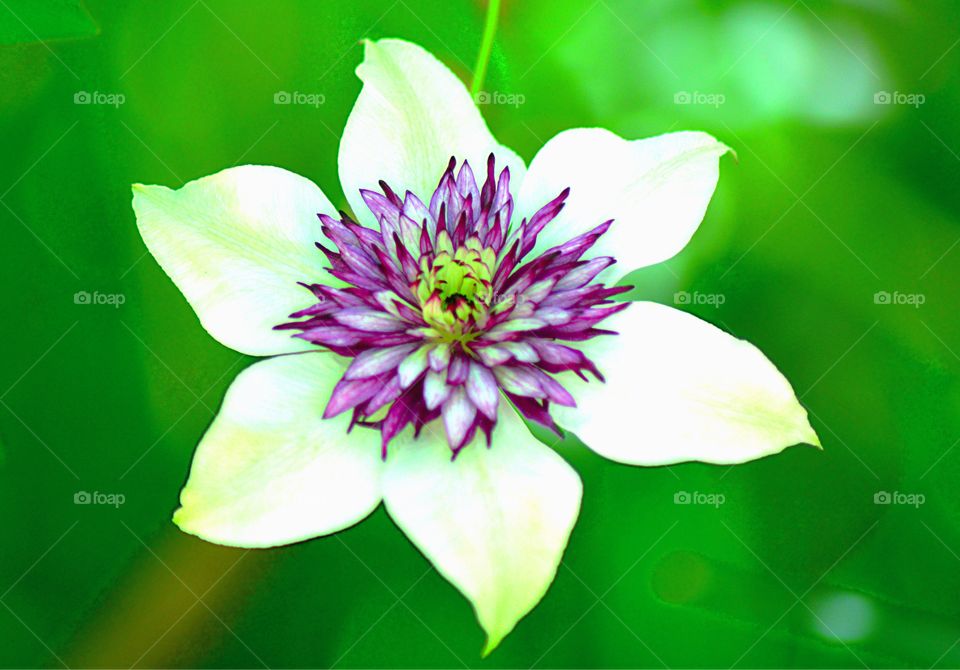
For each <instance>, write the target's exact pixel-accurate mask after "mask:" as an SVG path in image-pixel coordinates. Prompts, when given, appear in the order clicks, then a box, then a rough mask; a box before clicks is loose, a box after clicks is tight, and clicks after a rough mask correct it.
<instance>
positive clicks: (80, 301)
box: [73, 291, 92, 305]
mask: <svg viewBox="0 0 960 670" xmlns="http://www.w3.org/2000/svg"><path fill="white" fill-rule="evenodd" d="M91 302H92V298H91V296H90V294H89V293H88V292H87V291H77V292H76V293H74V294H73V304H74V305H89V304H90V303H91Z"/></svg>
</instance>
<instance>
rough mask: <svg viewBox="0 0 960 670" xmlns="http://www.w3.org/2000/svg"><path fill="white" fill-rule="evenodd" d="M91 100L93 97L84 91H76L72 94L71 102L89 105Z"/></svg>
mask: <svg viewBox="0 0 960 670" xmlns="http://www.w3.org/2000/svg"><path fill="white" fill-rule="evenodd" d="M92 101H93V99H92V98H91V96H90V94H89V93H87V92H86V91H77V92H76V93H74V94H73V104H75V105H89V104H90V103H91V102H92Z"/></svg>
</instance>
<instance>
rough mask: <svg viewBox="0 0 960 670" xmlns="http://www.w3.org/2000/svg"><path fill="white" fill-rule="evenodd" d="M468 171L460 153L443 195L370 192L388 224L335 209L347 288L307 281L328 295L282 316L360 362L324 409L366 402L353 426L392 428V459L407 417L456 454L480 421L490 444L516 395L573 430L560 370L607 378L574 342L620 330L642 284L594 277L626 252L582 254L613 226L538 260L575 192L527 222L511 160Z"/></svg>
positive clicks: (339, 265)
mask: <svg viewBox="0 0 960 670" xmlns="http://www.w3.org/2000/svg"><path fill="white" fill-rule="evenodd" d="M455 168H456V161H455V160H453V159H451V160H450V164H449V165H448V166H447V169H446V171H445V172H444V173H443V176H442V177H441V179H440V183H439V185H438V186H437V189H436V191H435V192H434V193H433V195H432V197H431V198H430V199H429V201H427V200H421V199H420V198H419V197H418V196H417V195H416V194H414V193H411V192H409V191H408V192H407V193H406V194H405V195H404V197H402V198H401V197H400V196H399V195H397V194H396V193H395V192H394V191H393V190H392V189H391V188H390V186H388V185H387V184H386V183H384V182H380V188H381V192H379V193H378V192H376V191H368V190H362V191H361V192H360V193H361V195H362V196H363V200H364V202H365V203H366V205H367V206H368V207H369V209H370V212H371V213H372V214H373V217H374V218H375V220H376V221H377V222H378V223H379V226H380V229H379V230H376V229H374V228H371V227H367V226H363V225H360V224H359V223H357V222H356V221H353V220H352V219H350V218H349V217H348V216H346V215H345V214H344V215H342V217H341V219H340V220H337V219H334V218H332V217H329V216H327V215H325V214H321V215H320V220H321V222H322V224H323V227H322V230H323V233H324V235H325V236H326V237H327V238H328V239H329V240H330V242H332V243H333V245H334V246H335V247H336V251H333V250H330V249H328V248H327V247H326V246H324V245H322V244H318V245H317V246H318V247H320V249H321V251H323V253H324V254H326V256H327V260H328V261H329V265H330V267H329V272H330V273H331V274H332V275H333V276H335V277H336V278H337V279H339V280H340V281H341V282H344V283H345V284H347V287H346V288H333V287H331V286H327V285H325V284H322V283H316V284H304V286H306V287H307V288H309V289H310V290H311V291H312V292H313V293H314V295H315V296H316V297H317V299H318V300H319V302H317V303H316V304H314V305H313V306H311V307H308V308H307V309H304V310H301V311H299V312H297V313H295V314H292V315H291V318H293V319H299V320H297V321H292V322H290V323H285V324H282V325H280V326H277V327H278V328H281V329H297V330H300V331H301V332H300V333H299V335H298V337H301V338H303V339H305V340H307V341H309V342H312V343H314V344H316V345H317V346H321V347H324V348H325V349H328V350H330V351H333V352H334V353H336V354H339V355H341V356H344V357H347V358H350V359H352V360H351V363H350V365H349V366H348V367H347V369H346V371H345V373H344V376H343V379H341V380H340V382H339V383H338V384H337V385H336V387H335V388H334V391H333V395H332V396H331V398H330V401H329V403H328V404H327V407H326V409H325V410H324V416H325V417H332V416H336V415H337V414H340V413H341V412H345V411H348V410H352V411H353V421H352V422H351V426H353V425H357V424H359V425H366V426H373V427H377V428H379V429H380V431H381V434H382V449H383V456H384V458H386V453H387V444H388V443H389V442H390V440H392V439H393V438H394V437H395V436H396V435H397V434H398V433H399V432H400V431H401V430H403V429H404V427H406V426H407V425H409V424H412V425H413V428H414V431H415V435H419V433H420V430H421V429H422V428H423V427H424V426H425V425H427V424H429V423H431V422H433V421H434V420H436V419H442V422H443V429H444V432H445V433H446V436H447V441H448V443H449V445H450V448H451V449H452V450H453V452H454V454H456V452H457V451H458V450H459V449H460V448H462V447H463V446H464V445H465V444H467V443H469V442H470V441H471V440H472V439H473V437H474V435H475V434H476V431H477V430H481V431H483V432H484V433H485V434H486V436H487V441H488V444H489V441H490V439H491V435H492V431H493V427H494V425H495V424H496V421H497V414H498V411H500V405H501V397H502V396H505V397H506V398H507V399H509V401H510V402H511V403H512V404H513V406H514V407H516V408H517V410H519V411H520V412H521V413H522V414H523V415H524V416H526V417H527V418H528V419H531V420H533V421H537V422H539V423H541V424H543V425H545V426H547V427H549V428H553V429H554V430H559V429H558V428H557V426H556V425H555V424H554V423H553V419H552V418H551V417H550V405H551V403H556V404H560V405H566V406H569V407H573V406H575V405H576V402H575V401H574V399H573V397H572V396H571V395H570V393H569V392H568V391H567V390H566V389H565V388H564V387H563V386H562V385H561V384H560V383H559V382H558V381H557V380H556V379H554V377H553V375H555V374H559V373H564V372H571V373H573V374H576V375H578V376H580V377H581V378H583V379H586V374H585V372H590V373H592V374H593V375H594V376H595V377H597V378H598V379H601V380H602V376H601V375H600V372H599V370H597V369H596V367H595V366H594V365H593V363H592V362H591V361H590V360H589V359H588V358H587V357H586V356H584V355H583V353H582V352H580V351H578V350H577V349H576V348H575V347H572V346H569V345H568V344H564V342H570V343H572V344H574V345H576V344H577V343H579V342H582V341H584V340H588V339H590V338H592V337H595V336H597V335H603V334H610V331H605V330H600V329H598V328H596V327H595V326H596V325H597V324H598V323H600V321H602V320H603V319H605V318H607V317H608V316H610V315H612V314H614V313H616V312H618V311H620V310H621V309H623V308H625V307H626V306H627V303H619V304H616V303H613V301H612V300H611V298H612V297H613V296H616V295H618V294H620V293H623V292H625V291H628V290H630V288H631V287H629V286H626V287H614V288H607V287H605V286H603V285H602V284H600V283H597V282H594V278H595V277H596V276H597V275H598V274H599V273H600V272H602V271H603V270H604V269H605V268H607V267H609V266H610V265H611V264H612V263H613V262H614V260H613V259H612V258H609V257H599V258H592V259H589V260H583V259H582V256H583V255H584V254H585V253H586V252H587V251H588V250H589V249H590V248H591V247H592V246H593V244H594V243H595V242H596V241H597V240H598V239H599V238H600V236H601V235H603V234H604V233H605V232H606V230H607V228H608V227H609V226H610V223H611V222H609V221H608V222H606V223H603V224H601V225H599V226H597V227H596V228H594V229H592V230H589V231H587V232H585V233H583V234H581V235H579V236H577V237H575V238H574V239H572V240H570V241H569V242H566V243H565V244H561V245H558V246H553V247H551V248H549V249H547V250H546V251H544V252H543V253H541V254H539V255H537V256H535V257H533V258H532V259H528V258H527V257H528V255H531V252H532V251H533V250H534V248H535V247H536V246H537V238H538V236H539V234H540V233H541V231H543V229H544V227H545V226H546V225H547V224H548V223H549V222H550V221H551V220H552V219H554V218H555V217H556V216H557V214H559V213H560V210H561V209H562V208H563V205H564V201H565V200H566V198H567V196H568V195H569V191H567V190H565V191H564V192H562V193H561V194H560V195H559V196H558V197H556V198H555V199H554V200H552V201H550V202H548V203H546V204H545V205H544V206H543V207H542V208H540V210H538V211H537V212H535V213H533V214H532V215H531V216H530V217H529V218H524V219H522V221H520V222H519V223H516V222H514V221H512V215H513V209H514V202H513V196H512V195H511V192H510V172H509V170H507V169H504V170H503V171H502V172H501V173H500V174H499V176H498V175H497V174H496V173H495V171H494V157H493V156H492V155H491V156H490V158H489V159H488V161H487V178H486V181H485V182H484V183H483V185H482V186H480V185H479V184H478V183H477V181H476V179H475V178H474V174H473V171H472V170H471V168H470V166H469V165H468V164H467V163H464V164H463V165H462V166H461V168H460V170H459V172H457V171H455ZM504 411H513V410H512V409H505V410H504Z"/></svg>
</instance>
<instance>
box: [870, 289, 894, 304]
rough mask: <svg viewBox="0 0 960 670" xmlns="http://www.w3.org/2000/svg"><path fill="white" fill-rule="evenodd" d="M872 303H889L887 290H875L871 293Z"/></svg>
mask: <svg viewBox="0 0 960 670" xmlns="http://www.w3.org/2000/svg"><path fill="white" fill-rule="evenodd" d="M873 304H875V305H889V304H890V293H889V292H887V291H877V292H876V293H874V294H873Z"/></svg>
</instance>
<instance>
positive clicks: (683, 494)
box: [673, 491, 690, 505]
mask: <svg viewBox="0 0 960 670" xmlns="http://www.w3.org/2000/svg"><path fill="white" fill-rule="evenodd" d="M673 504H674V505H689V504H690V494H689V493H688V492H687V491H677V492H676V493H674V494H673Z"/></svg>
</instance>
